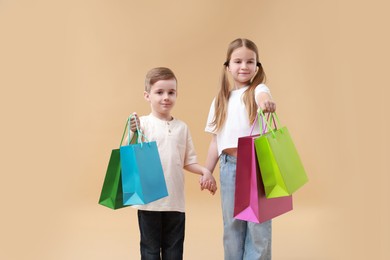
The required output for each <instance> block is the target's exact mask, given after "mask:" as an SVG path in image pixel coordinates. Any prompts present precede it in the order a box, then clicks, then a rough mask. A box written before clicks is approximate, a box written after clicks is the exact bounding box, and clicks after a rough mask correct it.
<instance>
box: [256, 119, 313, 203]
mask: <svg viewBox="0 0 390 260" xmlns="http://www.w3.org/2000/svg"><path fill="white" fill-rule="evenodd" d="M261 114H262V112H261ZM271 117H272V118H273V120H275V117H276V119H277V116H276V114H275V113H273V114H272V116H271ZM259 121H260V120H259ZM277 121H279V120H278V119H277ZM266 123H267V128H268V132H267V133H265V134H263V135H261V136H259V137H258V138H256V140H255V147H256V154H257V159H258V162H259V165H260V171H261V176H262V179H263V183H264V188H265V193H266V196H267V198H277V197H282V196H288V195H291V194H292V193H294V192H295V191H297V190H298V189H299V188H300V187H302V186H303V185H304V184H305V183H306V182H307V181H308V178H307V175H306V172H305V169H304V167H303V165H302V162H301V159H300V157H299V155H298V152H297V150H296V148H295V145H294V143H293V141H292V139H291V136H290V133H289V131H288V130H287V128H286V127H282V128H279V129H276V128H275V129H273V128H271V127H270V125H271V124H270V122H266ZM279 124H280V123H279Z"/></svg>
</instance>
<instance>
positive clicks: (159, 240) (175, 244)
mask: <svg viewBox="0 0 390 260" xmlns="http://www.w3.org/2000/svg"><path fill="white" fill-rule="evenodd" d="M138 224H139V229H140V233H141V243H140V246H141V259H142V260H161V259H162V260H182V259H183V244H184V232H185V213H183V212H173V211H162V212H160V211H145V210H138Z"/></svg>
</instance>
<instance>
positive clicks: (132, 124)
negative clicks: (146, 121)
mask: <svg viewBox="0 0 390 260" xmlns="http://www.w3.org/2000/svg"><path fill="white" fill-rule="evenodd" d="M137 124H138V127H140V122H139V118H138V115H137V113H136V112H134V113H133V116H132V117H131V119H130V129H131V131H132V132H135V131H137Z"/></svg>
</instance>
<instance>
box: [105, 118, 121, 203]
mask: <svg viewBox="0 0 390 260" xmlns="http://www.w3.org/2000/svg"><path fill="white" fill-rule="evenodd" d="M126 128H127V123H126V126H125V131H124V132H123V135H122V140H121V143H120V145H121V144H122V142H123V137H124V135H125V132H126ZM120 145H119V146H120ZM99 204H100V205H103V206H106V207H108V208H111V209H120V208H123V207H126V206H127V205H124V204H123V190H122V177H121V163H120V150H119V148H118V149H114V150H112V151H111V156H110V160H109V162H108V167H107V171H106V176H105V178H104V182H103V187H102V190H101V193H100V198H99Z"/></svg>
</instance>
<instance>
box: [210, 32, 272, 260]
mask: <svg viewBox="0 0 390 260" xmlns="http://www.w3.org/2000/svg"><path fill="white" fill-rule="evenodd" d="M228 74H230V75H231V77H232V79H233V85H232V86H231V84H230V83H229V79H228ZM264 82H265V73H264V70H263V67H262V65H261V63H260V62H259V55H258V50H257V47H256V45H255V44H254V43H253V42H252V41H250V40H248V39H236V40H234V41H233V42H231V43H230V45H229V48H228V51H227V57H226V61H225V63H224V68H223V72H222V80H221V88H220V90H219V93H218V95H217V97H216V98H215V99H214V100H213V102H212V104H211V107H210V112H209V116H208V119H207V125H206V129H205V130H206V132H209V133H212V139H211V142H210V146H209V151H208V156H207V160H206V167H207V168H208V169H209V170H210V171H211V172H213V171H214V168H215V166H216V164H217V161H218V158H219V161H220V181H221V202H222V215H223V223H224V236H223V243H224V253H225V260H239V259H248V260H255V259H261V260H265V259H267V260H268V259H271V221H268V222H265V223H262V224H256V223H252V222H246V221H242V220H236V219H234V218H233V210H234V192H235V191H234V190H235V178H236V157H237V143H238V138H239V137H242V136H248V135H249V133H250V128H251V125H252V124H253V122H254V120H255V118H256V116H257V110H258V109H262V110H263V111H264V112H274V111H275V108H276V105H275V103H274V102H273V101H272V98H271V94H270V91H269V89H268V88H267V86H266V85H265V84H264ZM258 133H259V127H258V125H257V127H256V128H255V129H254V132H253V134H258Z"/></svg>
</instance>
